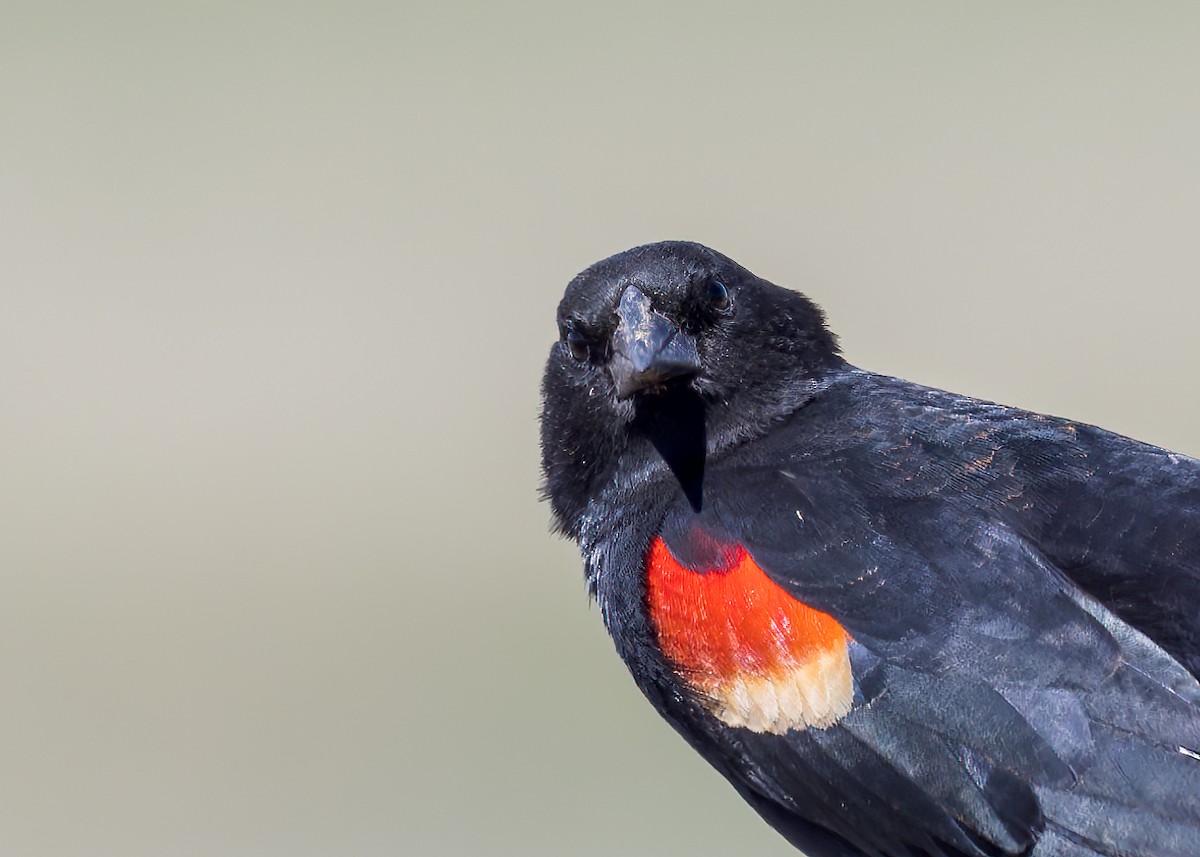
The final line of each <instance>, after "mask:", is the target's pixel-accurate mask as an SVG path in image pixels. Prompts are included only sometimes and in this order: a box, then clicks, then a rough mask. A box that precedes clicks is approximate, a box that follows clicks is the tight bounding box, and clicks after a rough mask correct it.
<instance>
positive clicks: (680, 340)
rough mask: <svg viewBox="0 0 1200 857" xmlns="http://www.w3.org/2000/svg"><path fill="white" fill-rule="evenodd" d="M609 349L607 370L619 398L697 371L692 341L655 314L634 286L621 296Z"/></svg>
mask: <svg viewBox="0 0 1200 857" xmlns="http://www.w3.org/2000/svg"><path fill="white" fill-rule="evenodd" d="M612 347H613V352H612V359H611V361H610V362H609V366H608V371H609V372H610V373H611V374H612V377H613V381H614V382H615V383H616V385H617V398H618V399H627V398H629V397H630V396H632V395H633V394H634V393H636V392H638V391H639V390H645V389H648V388H650V387H656V386H658V385H659V384H661V383H662V382H664V381H666V380H668V379H670V378H678V377H679V376H681V375H694V374H695V373H697V372H699V371H700V355H699V354H697V353H696V343H695V341H694V340H693V339H692V338H691V337H690V336H688V335H687V334H686V333H684V332H683V331H681V330H680V329H679V328H678V327H677V326H676V325H674V324H672V323H671V321H670V319H668V318H667V317H666V316H664V315H660V314H659V313H656V312H655V311H654V309H653V308H652V307H651V306H650V298H648V297H646V295H645V293H643V292H642V290H641V289H639V288H638V287H637V286H627V287H626V289H625V293H624V294H622V295H621V303H620V304H619V305H618V306H617V330H616V332H615V333H614V334H613V338H612Z"/></svg>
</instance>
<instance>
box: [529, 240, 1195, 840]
mask: <svg viewBox="0 0 1200 857" xmlns="http://www.w3.org/2000/svg"><path fill="white" fill-rule="evenodd" d="M558 324H559V329H560V332H561V338H560V340H559V341H558V342H556V343H555V344H554V346H553V347H552V348H551V351H550V359H549V363H548V364H547V367H546V375H545V380H544V382H543V395H544V410H543V414H542V463H543V468H544V472H545V480H546V481H545V491H546V494H547V496H548V497H549V499H550V501H551V504H552V507H553V513H554V520H555V523H556V525H557V527H558V528H559V530H561V531H562V532H563V533H565V534H567V535H569V536H570V537H571V538H573V539H575V540H577V541H578V543H579V546H580V550H581V552H582V554H583V559H584V565H585V569H586V576H587V583H588V586H589V588H590V590H591V592H592V594H593V595H594V597H595V599H596V601H597V602H598V603H599V605H600V608H601V612H602V615H603V619H604V622H605V624H606V626H607V628H608V630H609V632H610V633H611V635H612V637H613V640H614V641H615V642H616V647H617V650H618V652H619V653H620V655H621V657H622V658H623V659H624V660H625V663H626V664H627V665H628V666H629V669H630V671H631V672H632V673H633V677H634V679H635V681H636V682H637V684H638V686H639V687H640V688H641V690H642V692H643V693H645V695H646V696H647V697H648V698H649V700H650V702H651V703H653V704H654V706H655V708H657V709H658V711H659V713H661V714H662V716H663V717H665V718H666V719H667V720H668V721H669V722H670V723H671V725H672V726H674V727H675V728H676V729H677V730H678V731H679V732H680V733H681V734H682V735H683V737H684V738H685V739H687V741H688V742H689V743H690V744H691V745H692V746H693V747H695V748H696V749H697V750H698V751H699V752H700V753H701V754H703V755H704V756H705V758H707V759H708V761H709V762H711V763H712V765H713V766H714V767H715V768H716V769H717V770H718V771H720V772H721V773H722V774H723V775H724V776H725V777H726V778H728V780H729V781H730V782H731V783H732V784H733V786H734V788H735V789H737V791H738V792H739V793H740V794H741V795H742V797H744V798H745V799H746V800H747V801H749V802H750V804H751V805H753V806H754V808H755V809H756V810H758V812H759V813H760V814H761V815H762V816H763V818H765V819H766V820H767V821H768V822H769V823H770V824H772V825H773V826H774V827H776V828H777V829H778V830H779V831H780V832H781V833H782V834H783V835H784V836H785V837H787V838H788V839H789V840H790V841H791V842H792V843H794V844H795V845H797V846H799V847H800V848H802V849H804V850H805V851H807V852H808V853H809V854H811V855H815V857H835V856H836V857H850V855H872V857H934V855H946V857H949V855H954V857H961V855H976V857H994V855H1036V857H1051V855H1053V857H1083V855H1113V857H1116V855H1121V857H1133V855H1138V857H1197V855H1200V684H1198V683H1197V680H1196V675H1197V671H1198V670H1200V462H1198V461H1196V460H1195V459H1191V458H1187V457H1185V456H1181V455H1174V454H1172V453H1169V452H1166V451H1164V450H1161V449H1158V448H1155V447H1152V446H1148V445H1146V444H1142V443H1138V442H1137V441H1133V440H1129V439H1127V438H1124V437H1120V436H1118V435H1114V434H1111V433H1109V432H1106V431H1103V430H1101V429H1098V428H1095V427H1093V426H1089V425H1081V424H1079V423H1073V422H1070V421H1068V420H1064V419H1058V418H1055V417H1047V416H1041V415H1039V414H1033V413H1028V412H1025V411H1020V410H1016V409H1013V408H1007V407H1002V406H999V405H995V404H991V403H988V402H982V401H978V400H975V399H970V398H966V397H964V396H958V395H955V394H952V393H946V392H942V391H940V390H933V389H929V388H926V387H920V386H917V385H915V384H911V383H908V382H907V381H902V380H898V379H896V378H890V377H886V376H881V375H876V374H872V373H870V372H866V371H863V370H861V369H858V368H855V367H854V366H851V365H850V364H848V363H847V362H845V361H844V360H843V359H842V357H841V356H840V355H839V352H838V347H837V343H836V341H835V339H834V336H833V335H832V334H831V333H830V332H829V330H828V329H827V328H826V326H825V321H824V317H823V315H822V313H821V311H820V310H819V309H818V308H817V307H816V306H815V305H814V304H813V303H812V302H810V301H809V300H808V299H807V298H806V297H804V296H803V295H801V294H798V293H796V292H792V291H788V290H786V289H782V288H780V287H778V286H775V285H772V284H771V283H769V282H766V281H765V280H762V279H760V278H758V277H756V276H754V275H753V274H751V273H750V272H749V271H747V270H746V269H744V268H742V267H741V266H739V265H737V264H736V263H735V262H733V261H731V260H730V259H728V258H726V257H724V256H722V255H721V254H719V253H716V252H714V251H713V250H710V249H708V248H706V247H702V246H700V245H697V244H689V243H683V242H669V243H663V244H653V245H649V246H645V247H639V248H636V249H633V250H629V251H627V252H625V253H621V254H619V255H616V256H613V257H612V258H610V259H606V260H604V261H603V262H600V263H598V264H596V265H594V266H593V267H591V268H589V269H587V270H586V271H584V272H583V273H582V274H580V275H579V276H578V277H576V278H575V279H574V280H573V281H572V282H571V284H570V285H569V286H568V287H567V291H566V295H565V296H564V298H563V300H562V303H561V304H560V305H559V308H558Z"/></svg>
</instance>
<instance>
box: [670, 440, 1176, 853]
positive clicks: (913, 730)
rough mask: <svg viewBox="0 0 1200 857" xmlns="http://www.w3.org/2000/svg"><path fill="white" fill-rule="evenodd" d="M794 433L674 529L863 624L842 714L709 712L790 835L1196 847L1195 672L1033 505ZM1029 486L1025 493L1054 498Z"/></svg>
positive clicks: (982, 848)
mask: <svg viewBox="0 0 1200 857" xmlns="http://www.w3.org/2000/svg"><path fill="white" fill-rule="evenodd" d="M783 434H784V437H785V443H784V446H783V447H778V444H776V447H777V448H775V451H774V452H772V444H770V443H767V444H756V445H751V446H753V447H754V449H753V452H752V453H751V454H748V455H746V456H742V457H740V458H739V456H737V455H734V456H730V457H729V458H728V459H727V460H725V461H724V462H723V463H721V464H720V465H719V466H714V467H712V468H710V472H709V473H708V474H706V477H705V490H704V496H705V506H704V508H703V510H702V511H700V512H695V511H693V510H692V509H691V508H690V507H687V506H685V505H683V504H681V505H680V506H679V507H678V508H677V510H676V511H675V512H674V513H673V514H672V515H670V516H668V519H667V521H666V526H665V529H664V531H663V539H664V542H665V544H666V546H667V547H668V549H670V550H671V552H672V553H674V554H676V555H678V556H681V557H687V556H689V555H695V554H696V553H697V551H698V550H701V548H698V547H697V543H696V534H697V533H702V534H704V535H705V541H706V543H707V542H711V541H716V542H721V543H729V544H738V545H741V546H744V548H745V549H746V550H747V551H748V552H749V555H750V556H751V557H752V558H753V560H754V562H755V563H756V564H757V565H758V566H759V567H760V568H761V569H762V570H763V571H764V572H765V573H766V574H767V575H768V576H769V577H770V579H771V580H773V581H774V582H775V583H776V584H778V586H780V587H781V588H783V589H784V590H785V591H786V592H787V593H788V594H789V595H790V596H791V597H793V598H795V599H796V600H798V601H800V602H802V603H803V604H805V605H807V606H808V607H811V608H813V609H814V610H818V611H822V612H824V613H826V614H828V615H829V616H832V617H833V618H835V619H836V620H837V621H838V622H839V623H841V625H842V626H843V627H844V628H845V629H846V632H847V634H848V636H849V639H850V643H849V646H848V652H849V658H850V662H851V670H852V673H853V680H854V702H853V707H852V708H851V710H850V713H849V714H848V715H846V716H845V717H843V718H842V719H840V720H839V721H838V722H837V723H836V724H835V725H832V726H829V727H827V728H808V729H800V730H792V731H789V732H787V733H786V734H783V735H774V734H768V733H765V732H764V733H759V732H754V731H751V730H746V729H728V728H721V727H718V726H717V725H715V724H712V723H709V724H707V725H705V726H703V727H702V728H703V729H705V730H707V731H708V734H709V735H710V737H711V740H712V741H713V742H715V743H716V744H718V745H719V749H718V751H717V753H716V754H715V755H717V756H719V757H720V759H721V760H722V761H721V762H720V763H719V764H718V767H721V768H722V769H723V771H724V772H725V773H726V775H727V776H729V777H730V779H731V780H733V781H734V782H735V784H736V785H737V786H738V788H739V790H741V791H742V792H743V794H745V795H746V796H747V798H748V799H749V800H750V801H751V803H753V804H754V805H756V806H757V807H758V808H759V810H760V812H763V814H764V815H767V816H768V818H771V820H772V821H773V822H774V823H775V824H776V826H778V827H780V828H781V829H782V830H784V831H785V833H787V832H788V827H787V825H786V824H785V823H781V822H780V820H779V818H780V817H784V818H786V817H788V816H789V815H791V816H794V817H795V818H797V824H796V827H795V829H794V830H793V831H792V833H793V834H794V839H795V841H797V842H798V843H799V844H801V845H804V844H805V843H806V842H809V841H810V840H811V836H812V835H813V834H812V824H814V823H815V824H816V825H817V826H818V828H820V829H828V830H832V831H835V832H836V833H837V834H838V835H839V836H841V837H843V838H844V839H846V840H847V841H848V842H850V843H852V844H853V845H854V847H857V848H859V849H860V850H861V851H862V852H863V853H866V854H877V855H906V854H913V853H922V854H931V855H940V854H946V855H959V854H972V855H974V854H979V855H990V854H1031V853H1032V854H1038V855H1041V854H1046V855H1049V854H1064V855H1067V854H1078V855H1091V854H1099V855H1110V854H1111V855H1123V857H1128V855H1145V857H1166V856H1167V855H1178V857H1188V856H1189V855H1190V857H1194V855H1196V854H1200V685H1198V684H1197V682H1196V679H1195V677H1194V676H1193V675H1192V674H1190V673H1189V672H1188V670H1186V669H1185V668H1184V667H1183V666H1181V665H1180V663H1179V662H1178V661H1177V660H1176V659H1175V658H1173V657H1171V655H1169V654H1168V653H1167V652H1165V651H1164V650H1163V649H1162V648H1161V647H1159V646H1158V645H1156V644H1155V643H1154V642H1153V641H1152V640H1151V639H1149V638H1148V637H1146V636H1145V635H1143V634H1142V633H1141V632H1139V631H1137V630H1135V629H1134V628H1133V627H1131V626H1130V625H1129V624H1127V623H1126V622H1125V621H1123V620H1122V619H1121V618H1120V617H1119V616H1118V615H1116V614H1115V613H1114V612H1113V611H1111V610H1109V609H1108V608H1107V607H1106V606H1105V605H1104V604H1103V603H1101V602H1100V601H1098V600H1096V599H1095V598H1094V597H1092V596H1091V595H1089V594H1088V593H1086V592H1084V591H1083V590H1082V589H1081V588H1080V587H1079V586H1078V585H1077V584H1076V583H1075V582H1074V580H1073V579H1072V577H1071V576H1069V574H1068V572H1069V571H1070V570H1071V569H1067V568H1064V567H1063V565H1062V564H1061V563H1060V564H1056V562H1055V561H1054V560H1053V559H1052V556H1051V552H1049V551H1047V550H1045V549H1043V546H1042V545H1039V544H1038V543H1037V542H1036V541H1035V540H1034V539H1033V538H1031V537H1030V536H1029V535H1028V533H1027V532H1026V531H1023V524H1022V521H1023V519H1022V518H1021V517H1020V515H1016V514H1008V513H1005V512H1004V508H1005V507H1003V505H1001V506H1000V507H997V506H995V505H994V504H993V505H991V506H988V505H986V504H980V503H978V502H976V503H974V504H972V503H967V502H964V501H963V499H962V497H963V496H971V497H975V498H976V499H978V497H980V496H989V497H994V496H998V493H997V492H1002V490H1003V488H1004V484H1003V480H1001V481H1000V483H999V484H997V483H995V482H993V483H989V487H988V490H987V491H983V492H982V493H981V492H980V491H970V490H965V489H963V488H962V487H961V486H960V487H959V488H955V486H954V484H953V482H954V480H952V479H949V480H943V479H940V478H933V482H932V483H930V484H934V483H936V485H935V487H936V488H937V490H889V489H890V488H894V487H895V486H898V485H901V486H902V485H905V484H908V485H909V486H910V488H911V487H912V485H913V483H919V482H921V481H922V480H929V479H930V478H931V477H936V475H937V474H938V473H942V472H943V471H946V470H947V469H948V468H949V469H953V467H951V466H950V465H949V464H948V463H947V460H946V459H945V458H944V457H939V455H938V454H937V452H936V451H935V450H930V449H928V448H923V447H922V446H921V444H919V443H916V444H914V443H911V442H910V443H909V444H908V448H909V449H910V450H914V449H915V450H917V452H916V453H913V454H914V455H916V456H917V459H916V461H915V463H916V464H918V465H919V466H909V467H900V468H899V469H897V470H896V471H895V472H894V473H893V474H892V476H891V480H892V481H891V482H888V480H887V479H884V478H881V477H880V476H879V472H878V471H879V468H880V467H881V466H883V467H887V464H886V462H885V463H883V464H882V465H881V463H880V460H879V458H878V456H875V457H873V458H872V459H871V463H870V465H869V467H871V468H873V470H872V474H873V475H871V476H869V477H864V472H862V471H856V468H859V467H862V468H865V467H868V465H867V464H865V463H864V462H863V460H862V456H865V455H867V454H868V453H869V452H870V451H869V450H867V449H866V448H865V447H864V448H863V449H861V450H860V451H859V452H852V451H847V449H846V448H843V449H842V450H841V451H840V452H839V453H838V454H837V455H821V454H819V453H820V451H819V449H817V450H816V452H814V447H805V446H796V445H795V444H794V443H788V442H786V433H783ZM793 440H794V438H793ZM993 443H994V439H993ZM899 446H903V444H900V445H899ZM780 449H783V450H785V451H786V454H779V452H780ZM995 450H996V446H994V445H991V446H989V447H988V451H989V452H995ZM955 460H961V457H959V458H956V459H955ZM993 460H994V456H993ZM909 463H910V465H912V464H914V462H909ZM955 466H956V465H955ZM1086 469H1087V468H1086V467H1081V468H1079V472H1080V473H1084V472H1086ZM1010 472H1013V471H1011V470H1010ZM1056 472H1057V471H1056ZM943 475H944V473H943ZM965 484H966V485H967V486H968V487H970V479H969V477H967V483H965ZM1047 484H1048V483H1047ZM864 486H866V487H864ZM1025 486H1026V489H1027V490H1026V491H1025V492H1024V494H1021V493H1020V492H1010V494H1014V497H1012V498H1010V500H1011V501H1012V502H1014V503H1016V502H1018V501H1019V499H1020V498H1021V497H1022V496H1023V497H1024V498H1025V499H1026V500H1028V499H1030V498H1036V497H1039V496H1040V495H1042V494H1045V495H1047V496H1049V494H1051V493H1052V491H1051V489H1049V488H1046V486H1045V485H1040V484H1035V483H1033V482H1031V481H1029V480H1026V482H1025ZM975 487H976V488H978V486H975ZM1051 487H1052V488H1053V491H1059V490H1061V488H1059V487H1055V486H1051ZM997 509H999V510H1000V511H997ZM1058 520H1059V519H1058V518H1057V517H1056V516H1055V515H1054V514H1051V515H1043V517H1042V521H1043V526H1045V527H1047V528H1048V527H1049V526H1050V525H1049V524H1048V523H1045V522H1053V521H1058ZM1046 531H1049V529H1047V530H1046ZM1092 543H1093V544H1094V543H1095V542H1094V540H1093V542H1092ZM781 813H782V815H781ZM772 816H775V817H772ZM801 819H802V820H801Z"/></svg>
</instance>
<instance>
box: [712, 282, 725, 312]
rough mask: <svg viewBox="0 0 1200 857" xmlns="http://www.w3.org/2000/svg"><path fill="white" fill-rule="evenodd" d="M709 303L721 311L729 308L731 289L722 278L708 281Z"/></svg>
mask: <svg viewBox="0 0 1200 857" xmlns="http://www.w3.org/2000/svg"><path fill="white" fill-rule="evenodd" d="M708 303H709V305H710V306H711V307H712V308H713V309H715V310H717V311H719V312H724V311H725V310H727V309H729V304H730V301H729V289H727V288H725V284H724V283H722V282H721V281H720V280H709V281H708Z"/></svg>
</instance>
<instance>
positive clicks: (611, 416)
mask: <svg viewBox="0 0 1200 857" xmlns="http://www.w3.org/2000/svg"><path fill="white" fill-rule="evenodd" d="M558 330H559V338H558V341H557V342H555V343H554V345H553V346H552V347H551V349H550V357H549V360H548V361H547V365H546V374H545V378H544V381H543V386H542V394H543V405H544V407H543V412H542V463H543V470H544V472H545V476H546V494H547V495H548V496H549V497H550V499H551V503H552V506H553V507H554V512H555V516H556V519H557V521H558V524H559V526H560V528H562V529H564V530H566V531H568V532H570V531H571V530H572V529H573V527H572V520H573V518H574V517H575V516H577V515H578V514H579V513H580V512H581V511H582V508H583V506H584V505H586V500H587V499H588V498H589V497H590V495H591V494H592V492H594V491H596V490H598V489H599V488H602V486H603V482H604V481H605V480H606V479H607V478H608V477H610V476H611V473H612V471H613V469H614V468H615V467H616V466H617V464H618V462H619V461H620V460H621V459H622V457H626V458H627V457H628V456H629V455H630V454H631V450H632V451H633V452H632V454H634V455H643V454H644V455H650V451H649V449H653V448H654V447H657V448H658V449H659V452H662V451H663V450H662V446H663V442H664V438H666V437H667V436H668V435H674V436H675V438H676V439H678V438H679V437H687V436H689V435H690V436H693V437H694V436H695V432H696V424H697V423H698V424H699V426H700V431H701V437H702V444H701V449H700V453H701V454H703V453H704V451H705V450H706V449H708V448H709V447H711V446H713V445H717V446H720V445H727V444H729V443H731V442H736V440H738V439H739V438H744V437H745V436H746V435H748V434H753V433H754V432H755V431H756V430H758V429H761V428H765V427H766V425H768V424H769V423H770V422H771V421H772V420H773V419H776V418H778V416H779V415H781V414H785V413H790V412H791V411H792V410H794V409H795V407H798V406H799V404H801V403H802V402H801V401H800V398H802V397H803V395H804V390H805V389H807V388H808V387H809V386H811V385H810V384H807V383H806V382H807V381H810V380H811V379H813V378H815V377H817V376H819V375H820V374H821V373H822V372H823V371H825V370H827V369H828V368H830V367H831V366H834V365H837V364H838V363H840V358H839V357H838V349H837V343H836V340H835V338H834V336H833V335H832V334H831V333H830V332H829V330H828V329H827V328H826V326H825V320H824V316H823V314H822V312H821V310H820V309H818V308H817V307H816V305H814V304H813V303H812V302H811V301H809V300H808V298H806V297H804V296H803V295H801V294H799V293H797V292H793V291H790V290H788V289H783V288H780V287H778V286H775V285H773V284H772V283H769V282H767V281H766V280H763V279H761V278H759V277H756V276H755V275H754V274H752V273H751V272H750V271H748V270H746V269H745V268H743V267H742V266H741V265H738V264H737V263H736V262H734V261H733V260H732V259H729V258H728V257H726V256H723V255H721V254H720V253H718V252H716V251H715V250H711V249H709V248H708V247H704V246H702V245H700V244H693V243H689V242H684V241H667V242H663V243H660V244H648V245H645V246H642V247H636V248H634V249H632V250H627V251H625V252H623V253H618V254H617V255H615V256H611V257H609V258H608V259H604V260H603V261H601V262H598V263H596V264H595V265H592V266H591V267H590V268H588V269H587V270H585V271H583V272H582V273H581V274H579V275H578V276H576V277H575V278H574V279H573V280H572V281H571V282H570V284H569V285H568V286H567V289H566V293H565V294H564V295H563V299H562V301H561V302H560V303H559V306H558ZM798 397H800V398H798ZM656 436H657V441H656ZM639 439H648V440H649V441H651V443H650V447H649V449H642V447H645V444H641V445H639V444H638V443H637V441H638V440H639ZM665 442H668V443H669V442H671V441H670V440H669V439H668V440H666V441H665ZM667 457H668V458H669V456H667ZM667 463H668V464H670V463H672V462H670V461H668V462H667ZM581 504H582V505H581Z"/></svg>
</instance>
